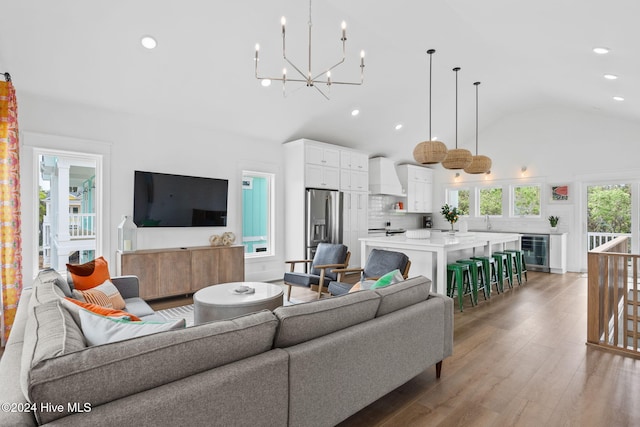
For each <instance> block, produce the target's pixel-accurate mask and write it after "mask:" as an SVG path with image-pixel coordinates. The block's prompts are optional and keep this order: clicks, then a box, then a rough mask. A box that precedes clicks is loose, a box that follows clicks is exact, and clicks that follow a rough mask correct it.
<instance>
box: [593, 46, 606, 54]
mask: <svg viewBox="0 0 640 427" xmlns="http://www.w3.org/2000/svg"><path fill="white" fill-rule="evenodd" d="M593 51H594V52H595V53H597V54H598V55H604V54H605V53H609V48H607V47H594V48H593Z"/></svg>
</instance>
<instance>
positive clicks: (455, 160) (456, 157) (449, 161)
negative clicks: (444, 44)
mask: <svg viewBox="0 0 640 427" xmlns="http://www.w3.org/2000/svg"><path fill="white" fill-rule="evenodd" d="M453 71H455V73H456V148H454V149H453V150H449V152H448V153H447V157H446V158H445V159H444V160H443V161H442V166H443V167H444V168H445V169H464V168H466V167H467V166H469V165H470V164H471V151H469V150H465V149H464V148H458V71H460V67H456V68H454V69H453Z"/></svg>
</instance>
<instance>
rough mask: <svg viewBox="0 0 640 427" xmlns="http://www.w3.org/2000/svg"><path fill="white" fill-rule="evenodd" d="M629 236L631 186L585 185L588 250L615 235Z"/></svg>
mask: <svg viewBox="0 0 640 427" xmlns="http://www.w3.org/2000/svg"><path fill="white" fill-rule="evenodd" d="M621 235H625V236H629V237H631V186H630V185H629V184H613V185H591V186H589V187H587V237H588V242H589V248H588V249H589V250H591V249H593V248H595V247H597V246H600V245H601V244H603V243H606V242H608V241H609V240H613V239H614V238H615V237H618V236H621Z"/></svg>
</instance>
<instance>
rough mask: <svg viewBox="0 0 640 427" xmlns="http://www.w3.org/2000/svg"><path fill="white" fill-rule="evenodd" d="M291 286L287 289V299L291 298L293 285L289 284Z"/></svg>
mask: <svg viewBox="0 0 640 427" xmlns="http://www.w3.org/2000/svg"><path fill="white" fill-rule="evenodd" d="M287 286H289V290H288V291H287V301H290V300H291V285H287Z"/></svg>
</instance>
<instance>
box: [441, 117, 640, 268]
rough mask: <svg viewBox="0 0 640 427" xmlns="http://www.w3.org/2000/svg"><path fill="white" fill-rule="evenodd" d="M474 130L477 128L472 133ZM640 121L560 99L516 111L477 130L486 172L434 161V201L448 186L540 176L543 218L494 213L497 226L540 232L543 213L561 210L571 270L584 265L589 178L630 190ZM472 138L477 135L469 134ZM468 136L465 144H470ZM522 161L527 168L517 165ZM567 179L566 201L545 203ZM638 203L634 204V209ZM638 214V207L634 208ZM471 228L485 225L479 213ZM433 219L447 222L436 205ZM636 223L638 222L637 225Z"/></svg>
mask: <svg viewBox="0 0 640 427" xmlns="http://www.w3.org/2000/svg"><path fill="white" fill-rule="evenodd" d="M474 138H475V136H474ZM638 139H640V124H638V123H634V122H628V121H623V120H619V119H612V118H609V117H606V116H602V115H599V114H597V111H582V110H577V109H572V108H567V107H565V106H547V107H545V108H538V109H534V110H529V111H524V112H518V113H514V114H512V115H509V116H505V117H503V118H502V119H501V120H499V121H497V122H495V123H492V124H490V125H488V126H486V127H485V128H483V129H481V130H480V134H479V152H480V154H486V155H488V156H489V157H491V159H492V161H493V166H492V169H491V174H490V178H489V180H488V181H487V180H485V179H484V178H485V177H484V176H477V175H469V174H466V173H464V172H462V171H461V176H460V179H459V180H458V181H457V182H456V181H454V175H455V171H449V170H446V169H443V168H442V167H441V166H436V167H435V168H434V169H435V170H436V173H435V178H434V179H435V185H434V206H436V207H439V206H442V205H443V204H444V203H445V188H447V187H455V186H458V187H474V186H482V185H491V184H500V185H503V186H504V188H505V190H507V189H508V187H509V185H513V184H518V183H541V184H543V196H542V197H543V206H542V217H541V218H540V219H523V218H508V217H504V218H498V219H494V220H492V221H491V222H492V226H493V228H494V229H501V230H511V231H526V232H534V233H535V232H541V233H545V232H548V230H549V225H548V221H547V219H546V218H547V217H548V216H549V215H558V216H559V217H560V223H559V231H561V232H568V233H569V235H568V260H567V262H568V268H569V271H582V270H583V269H584V265H585V264H584V261H585V260H586V241H585V239H584V234H585V232H584V231H583V230H584V229H585V225H584V222H585V221H586V218H585V217H584V215H583V212H586V206H585V201H584V199H585V194H586V185H585V184H587V183H594V182H604V181H608V182H620V181H621V180H625V182H630V183H632V184H633V189H634V191H635V190H637V189H638V182H639V180H640V163H639V161H638V159H639V158H640V145H638ZM473 141H475V139H473ZM470 145H471V143H468V144H465V145H464V148H470V147H469V146H470ZM523 166H526V167H527V171H526V176H524V177H523V176H521V168H522V167H523ZM559 183H568V184H570V185H571V188H570V190H571V199H570V201H569V202H568V203H557V202H556V203H548V201H549V199H550V194H549V191H548V190H549V186H550V185H551V184H559ZM637 209H638V207H637V206H634V211H637ZM634 216H636V217H637V214H634ZM469 223H470V224H469V225H470V228H480V227H484V226H485V223H484V221H483V220H482V219H478V218H471V219H470V220H469ZM434 226H435V227H446V226H447V223H446V222H445V221H444V219H443V217H442V215H441V214H439V209H437V210H436V212H434ZM636 227H638V225H636Z"/></svg>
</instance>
